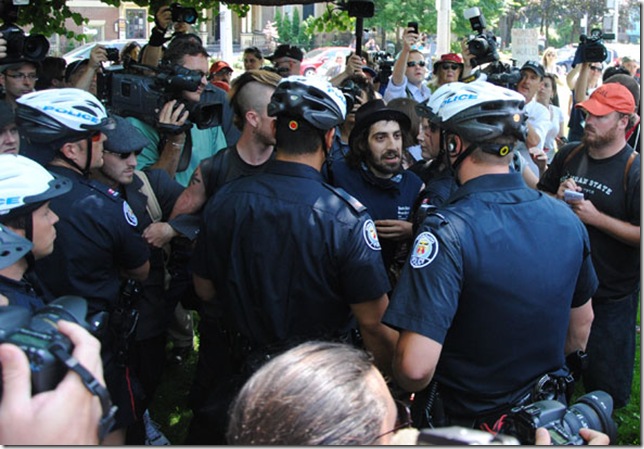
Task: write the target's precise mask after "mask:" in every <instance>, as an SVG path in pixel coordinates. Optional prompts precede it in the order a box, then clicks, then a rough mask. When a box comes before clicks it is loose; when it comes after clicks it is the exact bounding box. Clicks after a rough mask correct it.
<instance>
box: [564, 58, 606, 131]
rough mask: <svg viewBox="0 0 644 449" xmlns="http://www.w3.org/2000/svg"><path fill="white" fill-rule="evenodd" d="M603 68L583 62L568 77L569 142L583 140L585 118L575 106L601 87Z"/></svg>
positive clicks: (600, 64)
mask: <svg viewBox="0 0 644 449" xmlns="http://www.w3.org/2000/svg"><path fill="white" fill-rule="evenodd" d="M577 51H579V49H578V50H577ZM603 67H604V66H603V64H602V63H601V62H582V63H579V64H577V65H575V67H573V69H572V70H571V71H570V72H569V73H568V75H567V76H566V81H567V83H568V87H569V88H570V93H571V95H570V100H571V109H570V119H569V121H568V141H569V142H579V141H580V140H581V137H582V135H583V132H584V116H583V114H582V112H581V110H580V109H578V108H576V107H575V106H576V105H577V104H578V103H581V102H582V101H586V100H587V99H588V98H589V97H590V95H591V94H592V93H593V92H594V91H595V90H596V89H597V88H598V87H599V86H601V84H602V71H603Z"/></svg>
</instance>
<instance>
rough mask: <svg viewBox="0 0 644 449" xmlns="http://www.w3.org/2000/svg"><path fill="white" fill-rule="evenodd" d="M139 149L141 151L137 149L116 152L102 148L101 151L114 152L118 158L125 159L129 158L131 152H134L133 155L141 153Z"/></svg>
mask: <svg viewBox="0 0 644 449" xmlns="http://www.w3.org/2000/svg"><path fill="white" fill-rule="evenodd" d="M141 151H142V150H139V151H130V152H129V153H116V152H114V151H108V150H103V153H109V154H115V155H117V156H118V157H119V158H120V159H123V160H125V159H127V158H129V157H130V156H132V155H133V154H134V155H135V156H138V155H139V154H141Z"/></svg>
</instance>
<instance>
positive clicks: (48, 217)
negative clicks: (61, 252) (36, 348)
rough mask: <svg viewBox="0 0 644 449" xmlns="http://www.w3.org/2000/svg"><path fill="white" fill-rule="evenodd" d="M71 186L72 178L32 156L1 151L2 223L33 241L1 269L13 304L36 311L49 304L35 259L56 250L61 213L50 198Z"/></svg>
mask: <svg viewBox="0 0 644 449" xmlns="http://www.w3.org/2000/svg"><path fill="white" fill-rule="evenodd" d="M70 189H71V181H70V180H69V179H67V178H64V177H62V176H56V175H52V174H51V173H49V172H48V171H47V170H45V169H44V168H43V167H42V166H41V165H39V164H38V163H36V162H34V161H32V160H31V159H28V158H26V157H24V156H18V155H15V154H3V155H0V223H2V224H3V225H4V226H6V227H7V228H9V229H11V230H12V231H14V232H17V233H18V234H20V235H21V236H23V237H24V238H26V239H27V241H29V242H31V245H30V249H29V250H28V251H27V252H26V253H25V254H24V256H23V257H21V258H20V259H18V260H16V261H14V262H13V263H11V264H10V265H9V266H7V267H5V268H2V269H0V293H1V294H3V295H4V296H5V297H6V298H7V299H8V303H9V305H20V306H24V307H27V308H29V309H30V310H31V311H32V312H35V311H36V310H37V309H39V308H40V307H42V306H44V305H45V303H44V302H43V299H45V298H46V295H47V292H46V291H44V290H43V288H42V286H41V285H40V282H39V281H38V279H37V277H36V276H35V273H34V272H33V267H34V261H35V260H38V259H42V258H43V257H46V256H48V255H49V254H51V252H52V251H53V250H54V240H55V239H56V230H55V228H54V224H56V222H58V216H56V214H55V213H54V212H53V211H52V210H51V209H50V208H49V201H50V200H51V199H52V198H55V197H57V196H60V195H63V194H65V193H67V192H68V191H69V190H70ZM47 299H49V300H51V299H53V298H51V297H49V298H47Z"/></svg>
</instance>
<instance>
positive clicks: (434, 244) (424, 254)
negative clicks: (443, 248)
mask: <svg viewBox="0 0 644 449" xmlns="http://www.w3.org/2000/svg"><path fill="white" fill-rule="evenodd" d="M437 255H438V240H436V237H434V235H433V234H432V233H431V232H421V233H420V234H418V237H416V240H415V241H414V248H413V249H412V251H411V254H410V256H409V264H410V265H411V266H412V267H413V268H423V267H426V266H427V265H429V264H430V263H432V261H433V260H434V259H435V258H436V256H437Z"/></svg>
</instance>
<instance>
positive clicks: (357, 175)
mask: <svg viewBox="0 0 644 449" xmlns="http://www.w3.org/2000/svg"><path fill="white" fill-rule="evenodd" d="M332 170H333V184H334V185H335V186H336V187H340V188H342V189H344V190H346V191H347V192H348V193H349V194H350V195H352V196H354V197H356V198H357V199H358V200H359V201H360V202H361V203H363V204H364V205H365V206H366V207H367V211H368V212H369V215H370V216H371V218H372V219H373V220H376V221H377V220H403V221H407V220H408V219H409V216H410V214H411V210H412V207H413V205H414V202H415V201H416V198H417V197H418V194H419V193H420V188H421V187H422V185H423V182H422V181H421V179H420V178H419V177H418V176H417V175H416V174H415V173H413V172H411V171H409V170H405V171H403V172H401V173H399V174H398V175H395V176H394V178H392V179H381V178H377V177H376V176H374V175H373V174H372V173H371V172H370V171H369V170H368V169H367V168H366V167H362V168H351V167H349V166H348V165H347V163H346V161H345V160H344V159H338V160H336V161H334V162H333V166H332ZM380 244H381V245H382V259H383V262H384V264H385V267H389V266H390V265H391V263H392V262H393V260H394V256H395V255H396V248H397V247H398V242H397V241H393V240H391V239H389V240H386V239H382V240H381V241H380Z"/></svg>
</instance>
